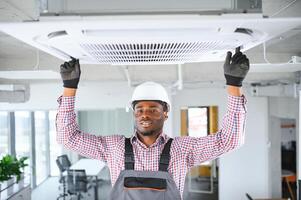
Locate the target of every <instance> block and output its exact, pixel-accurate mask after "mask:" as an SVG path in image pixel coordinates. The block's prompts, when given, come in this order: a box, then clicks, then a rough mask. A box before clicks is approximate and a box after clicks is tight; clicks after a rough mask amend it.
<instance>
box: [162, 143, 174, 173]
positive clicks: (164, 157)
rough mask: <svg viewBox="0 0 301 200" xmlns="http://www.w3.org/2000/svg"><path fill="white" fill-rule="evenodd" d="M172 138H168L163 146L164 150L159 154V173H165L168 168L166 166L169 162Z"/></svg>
mask: <svg viewBox="0 0 301 200" xmlns="http://www.w3.org/2000/svg"><path fill="white" fill-rule="evenodd" d="M172 140H173V139H172V138H170V139H169V140H168V141H167V142H166V144H165V146H164V149H163V151H162V153H161V156H160V164H159V171H165V172H167V168H168V165H169V160H170V154H169V152H170V146H171V143H172Z"/></svg>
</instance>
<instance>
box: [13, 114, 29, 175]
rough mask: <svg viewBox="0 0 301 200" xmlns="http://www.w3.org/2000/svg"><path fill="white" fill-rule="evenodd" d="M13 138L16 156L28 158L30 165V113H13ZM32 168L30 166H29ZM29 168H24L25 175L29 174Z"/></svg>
mask: <svg viewBox="0 0 301 200" xmlns="http://www.w3.org/2000/svg"><path fill="white" fill-rule="evenodd" d="M15 138H16V156H17V157H22V156H26V157H28V158H29V159H28V161H27V162H29V163H30V157H31V156H30V147H31V117H30V112H26V111H17V112H15ZM30 167H32V166H30ZM30 167H26V168H25V174H27V175H28V174H29V173H30Z"/></svg>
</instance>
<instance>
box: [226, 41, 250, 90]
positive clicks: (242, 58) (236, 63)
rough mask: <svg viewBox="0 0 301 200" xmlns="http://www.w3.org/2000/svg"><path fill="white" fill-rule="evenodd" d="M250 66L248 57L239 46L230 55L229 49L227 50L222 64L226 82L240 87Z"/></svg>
mask: <svg viewBox="0 0 301 200" xmlns="http://www.w3.org/2000/svg"><path fill="white" fill-rule="evenodd" d="M249 68H250V63H249V59H248V58H247V56H246V55H244V54H243V53H241V52H240V48H239V47H238V48H236V51H235V54H234V56H233V57H232V53H231V52H230V51H228V52H227V57H226V60H225V64H224V74H225V78H226V84H227V85H232V86H237V87H241V86H242V81H243V80H244V78H245V77H246V75H247V73H248V71H249Z"/></svg>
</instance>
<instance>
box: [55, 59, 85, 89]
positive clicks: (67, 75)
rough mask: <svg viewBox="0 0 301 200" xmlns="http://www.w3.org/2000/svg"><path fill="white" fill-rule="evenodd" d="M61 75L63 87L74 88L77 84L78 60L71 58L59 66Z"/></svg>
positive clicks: (78, 76)
mask: <svg viewBox="0 0 301 200" xmlns="http://www.w3.org/2000/svg"><path fill="white" fill-rule="evenodd" d="M60 73H61V77H62V80H63V83H64V87H65V88H74V89H76V88H77V86H78V82H79V78H80V73H81V71H80V65H79V60H78V59H75V58H72V60H70V61H69V62H65V63H64V64H62V65H61V67H60Z"/></svg>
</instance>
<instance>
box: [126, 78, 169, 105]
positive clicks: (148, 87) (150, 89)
mask: <svg viewBox="0 0 301 200" xmlns="http://www.w3.org/2000/svg"><path fill="white" fill-rule="evenodd" d="M143 100H154V101H163V102H165V103H167V107H168V110H169V109H170V101H169V98H168V94H167V92H166V90H165V88H164V87H163V86H162V85H160V84H158V83H155V82H151V81H148V82H144V83H142V84H140V85H138V86H137V87H136V88H135V90H134V92H133V96H132V99H131V105H133V102H134V101H143Z"/></svg>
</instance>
